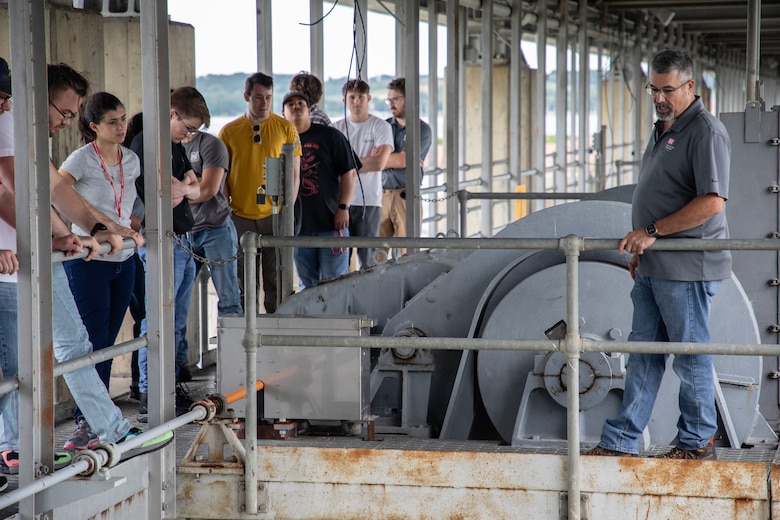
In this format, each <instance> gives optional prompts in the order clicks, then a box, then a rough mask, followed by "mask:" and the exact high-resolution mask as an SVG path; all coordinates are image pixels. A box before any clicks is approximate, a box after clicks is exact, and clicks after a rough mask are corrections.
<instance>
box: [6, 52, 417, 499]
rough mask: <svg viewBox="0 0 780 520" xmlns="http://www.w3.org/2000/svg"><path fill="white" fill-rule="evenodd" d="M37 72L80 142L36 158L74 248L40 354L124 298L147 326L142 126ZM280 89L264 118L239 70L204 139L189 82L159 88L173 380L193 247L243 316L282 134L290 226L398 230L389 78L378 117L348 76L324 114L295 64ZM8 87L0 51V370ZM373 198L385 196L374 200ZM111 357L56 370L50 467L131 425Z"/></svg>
mask: <svg viewBox="0 0 780 520" xmlns="http://www.w3.org/2000/svg"><path fill="white" fill-rule="evenodd" d="M48 79H49V134H50V136H53V135H54V134H55V133H56V132H58V131H60V130H62V129H65V128H67V127H69V126H71V125H72V123H73V122H74V121H75V122H76V123H77V126H78V129H79V131H80V133H81V137H82V140H83V141H84V143H85V144H84V146H82V147H81V148H79V149H77V150H75V151H73V152H72V153H71V154H70V155H69V156H68V157H67V158H66V159H65V160H64V161H63V162H62V164H61V165H60V167H59V168H56V167H55V165H54V164H53V163H50V176H51V200H52V205H53V209H52V249H53V250H59V251H64V252H65V253H66V256H68V255H72V254H75V253H79V252H81V251H82V250H83V249H85V248H86V249H87V250H88V253H87V255H86V256H85V257H84V258H82V259H74V260H67V261H65V262H63V263H55V264H53V266H52V286H53V302H54V304H53V318H54V320H53V336H54V352H55V357H56V358H57V360H58V361H59V362H63V361H66V360H68V359H73V358H75V357H80V356H83V355H85V354H87V353H88V352H90V351H93V350H99V349H102V348H106V347H108V346H110V345H113V344H114V342H115V341H116V338H117V336H118V334H119V331H120V328H121V326H122V323H123V321H124V317H125V315H126V313H127V311H128V308H130V309H131V311H134V312H133V317H134V319H135V320H136V322H137V323H136V328H135V333H136V335H143V334H145V333H146V323H145V312H144V307H145V296H144V294H143V289H144V277H145V272H144V271H145V256H146V255H145V248H144V238H143V235H144V181H143V175H144V161H143V157H144V155H143V154H144V150H143V131H142V129H141V128H140V121H141V115H140V114H136V115H135V116H134V117H133V119H132V121H133V123H134V124H132V125H131V124H129V123H130V121H129V117H128V114H127V112H126V110H125V107H124V105H123V103H122V102H121V100H119V99H118V98H117V97H116V96H114V95H113V94H111V93H108V92H97V93H94V94H92V95H89V96H88V90H89V83H88V82H87V80H86V79H85V78H84V76H83V75H81V74H80V73H78V72H76V71H75V70H74V69H72V68H71V67H69V66H68V65H65V64H58V65H49V66H48ZM290 89H291V90H290V91H289V92H287V93H286V94H285V95H284V96H283V99H282V108H281V114H282V115H277V114H275V113H274V112H273V79H272V78H271V77H270V76H267V75H265V74H262V73H256V74H252V75H251V76H249V77H248V78H247V79H246V82H245V88H244V99H245V101H246V103H247V111H246V113H245V114H243V115H242V116H240V117H239V118H237V119H236V120H234V121H232V122H230V123H228V124H227V125H226V126H225V127H224V128H222V130H221V132H220V134H219V137H216V136H214V135H212V134H209V133H207V132H205V130H206V129H207V128H208V127H209V125H210V121H211V117H210V113H209V109H208V106H207V104H206V101H205V99H204V98H203V96H202V95H201V93H200V92H198V91H197V89H195V88H193V87H180V88H178V89H175V90H173V91H172V92H171V106H170V131H171V140H172V144H171V148H172V179H171V197H172V201H171V202H172V207H173V235H174V236H173V270H174V303H175V310H174V329H175V330H174V333H175V345H176V371H177V378H179V377H181V378H182V379H184V375H183V374H181V373H182V372H184V371H186V370H187V365H188V364H189V360H188V356H187V353H188V346H187V340H186V320H187V315H188V313H189V304H190V297H191V292H192V288H193V284H194V280H195V278H196V274H197V271H198V269H200V267H201V266H202V263H201V262H199V261H196V259H198V260H205V261H206V262H208V263H209V264H210V270H211V278H212V280H213V283H214V286H215V288H216V291H217V295H218V300H219V302H218V312H219V315H220V316H224V315H229V314H240V313H241V312H242V302H243V298H242V292H243V287H244V283H243V266H242V261H241V256H240V255H238V254H237V252H238V237H239V236H240V235H241V234H243V233H244V232H246V231H254V232H256V233H259V234H264V235H270V234H273V233H274V229H273V221H272V214H273V208H272V203H273V201H272V200H271V199H270V197H266V198H265V200H264V201H263V200H258V195H257V194H258V188H260V187H261V186H264V185H265V184H266V182H267V181H266V178H265V160H266V158H268V157H279V156H280V155H281V153H282V145H284V144H292V145H294V148H293V149H294V154H293V155H294V166H293V171H294V175H295V178H294V192H295V198H296V199H297V200H296V212H295V213H296V221H297V222H296V230H297V233H298V234H300V235H309V236H349V235H356V236H378V235H379V234H380V223H381V222H382V221H386V222H385V223H382V224H381V229H382V233H385V234H386V235H385V236H393V235H394V236H405V221H404V220H403V219H404V218H405V210H401V209H399V208H400V204H401V203H404V204H405V202H406V201H405V197H404V196H400V197H398V196H396V195H397V194H398V193H399V192H400V191H403V190H404V189H405V172H404V169H405V166H406V163H405V146H406V143H405V122H406V114H405V111H404V106H405V103H404V95H405V92H404V80H403V78H399V79H396V80H393V82H391V84H390V85H389V95H388V99H387V100H386V102H387V104H388V105H389V106H390V108H391V110H392V111H393V117H392V118H390V119H388V120H387V121H384V120H382V119H380V118H377V117H376V116H373V115H371V114H369V112H368V102H369V101H370V99H371V96H370V94H369V87H368V85H367V84H366V83H365V82H364V81H362V80H352V81H349V82H347V83H346V84H345V85H344V88H343V91H342V94H343V96H344V103H345V105H346V108H347V111H348V112H349V115H348V117H347V118H346V119H344V120H342V121H338V122H337V123H336V124H335V125H332V124H331V122H330V119H329V118H328V116H327V115H326V114H325V113H324V112H323V111H322V110H321V109H320V108H319V107H318V106H317V102H319V100H320V98H321V97H322V83H321V82H320V81H319V79H317V78H316V77H315V76H313V75H311V74H308V73H300V74H298V75H296V76H295V77H294V78H293V80H292V82H291V85H290ZM11 91H12V86H11V71H10V68H9V66H8V63H7V62H6V61H5V60H3V59H2V58H0V182H1V183H2V184H0V199H2V203H0V368H1V369H2V373H3V374H5V375H6V376H9V375H12V374H15V373H16V372H17V370H18V346H19V345H18V343H19V341H18V339H19V338H18V334H17V332H16V331H17V313H18V310H17V305H16V276H17V275H16V273H17V271H18V269H19V263H18V259H17V257H16V231H15V205H14V202H15V195H14V173H15V172H14V167H13V155H14V142H13V117H12V115H11V114H10V110H11V94H12V92H11ZM421 126H422V142H421V152H422V153H421V156H422V158H424V157H425V154H426V153H427V150H428V148H429V146H430V142H431V136H430V127H428V125H427V124H425V123H424V122H421ZM421 166H422V164H421ZM386 168H389V169H387V170H386ZM384 170H386V171H384ZM383 187H385V188H387V189H386V192H385V194H383ZM388 193H390V194H392V195H393V196H388V195H387V194H388ZM383 197H384V198H385V199H386V200H388V201H390V203H389V204H388V207H387V209H386V210H385V209H384V208H383ZM261 199H262V197H261ZM55 208H56V210H57V211H58V212H59V214H62V215H63V216H64V217H65V218H67V220H68V221H70V225H68V224H66V223H65V221H63V220H62V219H61V218H60V217H59V214H58V213H57V212H56V211H54V209H55ZM125 238H130V239H132V240H133V241H134V242H135V246H136V247H135V250H130V249H123V248H122V242H123V240H124V239H125ZM100 242H108V243H109V245H110V251H109V252H108V253H107V254H104V255H99V254H98V253H99V251H100V248H99V243H100ZM261 257H262V260H261V262H260V263H259V264H260V265H259V269H258V273H257V276H258V279H262V287H263V291H264V294H265V298H264V306H265V310H266V312H269V313H271V312H274V311H275V310H276V302H277V293H278V284H277V279H276V276H277V271H276V258H275V253H274V250H273V249H272V248H266V249H265V250H262V251H261ZM358 258H359V262H360V266H361V267H362V268H367V267H369V266H371V265H372V264H373V257H372V254H371V252H370V251H368V250H361V251H358ZM236 259H238V261H237V262H236V261H234V260H236ZM294 259H295V266H296V270H297V272H298V275H299V278H300V287H301V289H305V288H307V287H312V286H314V285H316V284H317V283H319V282H320V281H322V280H324V279H328V278H333V277H337V276H340V275H344V274H347V272H348V270H349V249H347V248H327V249H326V248H296V251H295V255H294ZM137 358H138V361H137V370H134V373H137V374H138V382H137V385H138V398H139V400H140V405H139V415H138V420H139V421H140V422H146V416H147V413H148V406H149V403H148V399H147V396H148V393H147V389H148V382H147V374H146V370H147V362H146V359H147V356H146V349H145V348H144V349H141V350H140V352H139V353H138V356H137ZM111 365H112V363H111V361H105V362H102V363H99V364H97V365H96V366H95V367H88V368H84V369H80V370H78V371H75V372H71V373H69V374H66V375H65V379H66V382H67V383H68V386H69V388H70V390H71V393H72V395H73V397H74V400H75V402H76V409H75V410H74V420H75V422H76V429H75V431H74V433H73V435H72V436H71V438H70V439H68V441H67V442H66V443H65V445H64V447H63V449H64V450H65V451H63V452H59V453H57V455H56V460H55V468H56V467H61V466H62V465H66V464H68V463H70V461H71V460H72V459H71V454H72V453H73V452H74V451H78V450H82V449H88V448H92V447H94V446H95V445H96V444H97V443H98V442H101V441H102V442H121V441H122V440H123V439H124V438H126V437H127V436H128V435H138V434H140V430H139V429H137V428H134V427H132V426H131V425H130V424H129V423H128V421H127V420H126V419H124V418H123V417H122V414H121V411H120V410H119V409H118V408H117V407H116V406H115V405H114V404H113V402H112V401H111V399H110V396H109V393H108V387H109V381H110V375H111ZM177 380H178V379H177ZM17 412H18V409H17V396H16V393H11V394H6V395H4V396H2V397H0V413H2V421H3V430H4V433H3V437H2V442H0V470H2V471H4V472H6V473H16V472H17V471H18V463H19V461H18V451H17V450H18V418H17ZM171 438H172V435H171V434H166V435H163V436H162V437H161V438H159V439H158V440H157V441H158V442H155V443H147V444H145V445H144V450H145V451H148V450H151V449H157V448H159V447H160V446H163V445H165V444H167V443H168V442H170V440H171ZM2 478H3V477H0V479H2ZM5 485H7V481H5V480H0V488H4V486H5Z"/></svg>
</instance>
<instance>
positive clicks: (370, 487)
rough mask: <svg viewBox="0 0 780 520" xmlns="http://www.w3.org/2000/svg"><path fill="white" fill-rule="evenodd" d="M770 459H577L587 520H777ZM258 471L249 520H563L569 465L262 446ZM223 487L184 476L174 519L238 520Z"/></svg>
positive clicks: (467, 449)
mask: <svg viewBox="0 0 780 520" xmlns="http://www.w3.org/2000/svg"><path fill="white" fill-rule="evenodd" d="M721 451H722V450H721ZM734 451H737V450H734ZM741 451H750V450H741ZM772 453H773V452H771V451H764V456H763V457H761V459H762V460H753V461H747V462H745V461H733V460H718V461H712V462H702V461H685V460H663V459H652V458H646V457H640V458H627V457H626V458H623V457H583V459H582V464H581V470H582V471H581V486H580V487H581V491H582V495H583V497H584V499H583V501H584V502H585V503H586V505H587V508H584V509H583V518H591V519H600V520H602V519H607V520H609V519H620V520H622V519H625V518H675V519H680V520H685V519H691V520H701V519H703V518H706V519H708V520H720V519H748V518H749V519H761V520H764V519H766V520H768V519H769V518H772V517H774V518H778V515H780V465H775V464H772V462H771V461H772ZM724 455H725V453H724ZM767 456H768V459H769V460H767ZM257 470H258V479H259V481H260V483H259V489H260V490H261V493H262V495H261V496H262V497H263V499H264V500H263V502H262V503H263V505H264V506H265V507H266V510H265V511H263V512H262V513H261V514H260V515H258V516H255V517H253V518H297V519H326V518H376V519H381V518H388V519H390V518H409V519H442V518H485V519H488V518H489V519H504V518H506V519H509V518H534V519H542V520H543V519H551V520H560V519H562V518H566V510H565V504H566V499H565V495H566V493H567V485H568V484H567V483H568V478H569V477H568V474H567V471H566V456H565V455H564V454H562V453H560V452H554V451H549V452H542V451H536V452H529V451H528V450H525V451H523V450H521V449H518V448H513V447H510V446H499V445H497V444H495V443H488V442H474V441H466V442H455V441H438V440H431V439H428V440H425V439H410V438H408V437H406V438H404V437H386V438H384V439H382V440H378V441H375V442H369V441H362V440H360V439H354V438H351V439H350V438H342V439H307V438H304V437H298V438H295V439H290V440H286V441H259V442H258V468H257ZM228 477H229V476H228V475H221V476H220V479H219V481H218V482H217V481H209V480H207V479H205V478H204V477H203V476H201V478H200V480H198V481H196V480H194V479H191V478H189V477H186V476H185V475H182V474H181V473H180V475H179V479H180V490H181V489H182V486H184V487H186V493H179V495H178V496H179V500H178V502H177V512H178V513H179V514H180V515H182V516H196V517H198V518H215V519H217V518H219V519H221V518H245V516H235V511H236V509H235V508H234V507H228V504H226V502H227V501H228V500H233V499H237V497H236V493H237V492H240V490H239V486H240V485H242V483H243V476H242V475H235V476H234V477H233V476H230V478H231V479H232V480H229V479H228ZM183 478H189V480H188V481H187V482H182V480H183ZM220 489H221V490H222V491H220ZM220 492H224V493H225V494H224V495H222V496H221V498H217V496H218V495H219V493H220ZM303 497H305V498H303ZM774 501H777V504H776V503H775V502H774ZM233 503H234V504H238V503H240V499H238V501H237V502H233ZM562 504H563V506H562ZM217 505H219V508H220V509H221V510H217V509H218V508H217ZM770 510H771V511H772V514H773V515H774V516H770ZM519 512H522V514H521V513H519ZM207 513H208V514H207ZM239 513H240V512H239ZM519 514H520V515H521V516H518V515H519ZM209 515H211V516H209Z"/></svg>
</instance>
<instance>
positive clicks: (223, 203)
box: [182, 132, 230, 231]
mask: <svg viewBox="0 0 780 520" xmlns="http://www.w3.org/2000/svg"><path fill="white" fill-rule="evenodd" d="M182 144H183V145H184V149H185V150H186V151H187V158H188V159H189V160H190V164H192V169H193V171H194V172H195V175H197V177H198V179H200V177H201V175H202V174H203V170H204V169H206V168H211V167H214V166H217V167H220V168H224V169H225V172H227V170H228V168H229V167H230V159H229V156H228V151H227V147H226V146H225V143H223V142H222V141H220V140H219V138H218V137H216V136H213V135H211V134H209V133H206V132H198V134H197V135H196V136H195V137H194V138H193V139H192V141H190V142H189V143H182ZM226 177H227V175H223V176H222V181H221V182H220V184H219V191H217V194H216V195H214V196H213V197H212V198H210V199H209V200H207V201H205V202H202V203H200V204H192V214H193V216H194V217H195V226H194V227H193V228H192V230H193V231H200V230H202V229H206V228H218V227H221V226H222V225H223V224H224V223H225V220H226V219H227V218H228V217H229V216H230V205H229V204H228V202H227V199H226V198H225V191H224V188H225V178H226Z"/></svg>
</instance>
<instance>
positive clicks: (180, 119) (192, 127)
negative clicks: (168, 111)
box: [174, 112, 200, 135]
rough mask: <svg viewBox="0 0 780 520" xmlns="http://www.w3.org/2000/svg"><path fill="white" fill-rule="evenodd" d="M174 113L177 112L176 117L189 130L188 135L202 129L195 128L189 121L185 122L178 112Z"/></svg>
mask: <svg viewBox="0 0 780 520" xmlns="http://www.w3.org/2000/svg"><path fill="white" fill-rule="evenodd" d="M174 114H176V119H178V120H179V121H181V124H183V125H184V129H185V130H186V131H187V135H195V134H197V133H198V132H199V131H200V130H199V129H198V128H195V127H194V126H190V125H188V124H187V123H185V122H184V119H182V118H181V116H180V115H179V113H178V112H174Z"/></svg>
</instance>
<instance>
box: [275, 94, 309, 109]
mask: <svg viewBox="0 0 780 520" xmlns="http://www.w3.org/2000/svg"><path fill="white" fill-rule="evenodd" d="M296 97H297V98H301V99H302V100H304V101H306V106H309V105H310V104H311V103H310V102H309V98H308V97H307V96H306V94H304V93H303V92H301V91H300V90H291V91H289V92H288V93H287V94H285V95H284V98H282V107H284V105H286V104H287V102H288V101H290V100H291V99H292V98H296Z"/></svg>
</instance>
